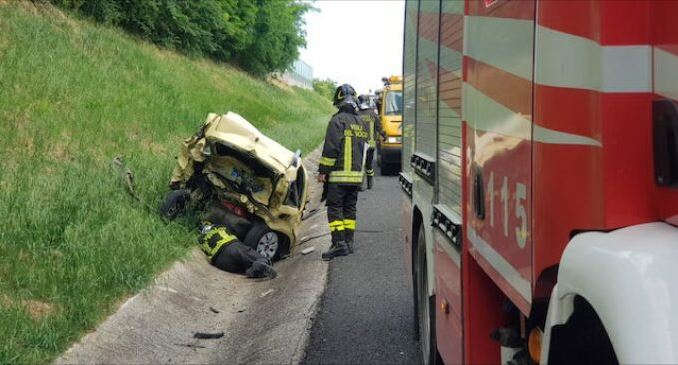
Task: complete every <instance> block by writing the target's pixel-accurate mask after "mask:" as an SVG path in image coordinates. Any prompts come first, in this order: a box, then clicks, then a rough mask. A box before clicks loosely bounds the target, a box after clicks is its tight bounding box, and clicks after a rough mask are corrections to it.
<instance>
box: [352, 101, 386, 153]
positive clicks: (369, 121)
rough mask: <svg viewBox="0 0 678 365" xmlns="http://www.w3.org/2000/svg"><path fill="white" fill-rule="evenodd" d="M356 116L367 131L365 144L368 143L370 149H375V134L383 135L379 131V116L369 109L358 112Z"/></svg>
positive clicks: (380, 130)
mask: <svg viewBox="0 0 678 365" xmlns="http://www.w3.org/2000/svg"><path fill="white" fill-rule="evenodd" d="M358 115H359V116H360V119H362V121H363V123H365V128H366V129H367V143H369V144H370V147H372V148H374V147H376V146H377V134H379V135H383V134H384V132H383V131H382V129H381V123H380V122H379V116H378V115H377V113H375V112H374V110H373V109H371V108H368V109H361V110H360V111H359V112H358Z"/></svg>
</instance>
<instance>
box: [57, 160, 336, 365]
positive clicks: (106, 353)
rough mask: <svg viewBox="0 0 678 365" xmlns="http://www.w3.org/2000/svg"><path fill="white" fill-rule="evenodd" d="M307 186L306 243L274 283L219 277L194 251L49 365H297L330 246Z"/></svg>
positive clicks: (315, 190)
mask: <svg viewBox="0 0 678 365" xmlns="http://www.w3.org/2000/svg"><path fill="white" fill-rule="evenodd" d="M319 157H320V151H319V150H316V151H314V152H313V153H312V154H310V155H309V156H308V157H307V158H306V159H305V160H304V164H305V166H306V168H307V171H309V172H312V171H315V170H316V167H317V163H318V159H319ZM310 187H311V189H312V190H311V195H310V196H311V202H310V204H309V206H308V207H309V208H308V210H309V211H313V210H314V209H317V210H316V214H312V215H310V216H309V218H308V219H306V220H304V221H303V223H302V229H301V231H300V232H301V234H300V242H304V241H306V242H304V243H302V244H301V245H298V246H297V248H296V249H295V250H294V252H293V253H292V254H291V255H290V257H289V258H287V259H285V260H282V261H279V262H278V263H276V265H275V268H276V270H277V271H278V277H277V278H276V279H275V280H252V279H247V278H245V277H243V276H239V275H233V274H229V273H226V272H223V271H220V270H218V269H216V268H214V267H212V266H211V265H209V263H207V261H206V260H205V257H204V255H203V254H202V253H201V252H200V251H199V250H198V249H197V248H196V249H194V250H193V251H192V252H191V255H190V257H189V259H188V260H187V261H185V262H177V263H175V264H174V265H173V266H172V268H170V269H169V270H168V271H166V272H164V273H162V274H161V275H160V276H159V277H158V278H157V279H156V280H155V282H154V284H153V285H151V287H149V288H147V289H145V290H144V291H143V292H141V293H139V294H137V295H136V296H134V297H132V298H130V299H129V300H127V301H126V302H125V303H124V304H123V305H122V306H120V308H119V309H118V311H117V312H116V313H115V314H113V315H112V316H110V317H109V318H108V319H106V320H105V321H104V322H103V323H102V324H100V325H99V327H97V328H96V330H94V331H93V332H91V333H89V334H87V335H86V336H85V337H83V338H82V339H81V340H80V341H79V342H78V343H76V344H75V345H73V346H72V347H71V348H70V349H69V350H68V351H66V353H64V354H63V355H62V356H61V357H60V358H58V359H57V360H56V361H55V363H56V364H82V363H122V364H131V363H135V364H138V363H181V364H184V363H201V364H206V363H229V364H244V363H247V364H271V363H276V364H283V363H285V364H297V363H299V362H300V361H301V359H302V358H303V356H304V350H305V348H306V344H307V342H308V336H309V333H310V328H311V324H312V319H313V317H314V316H315V314H316V312H317V310H318V305H319V303H320V299H321V296H322V293H323V292H324V290H325V286H326V283H327V263H326V262H323V261H321V260H320V252H322V251H324V250H326V249H327V248H328V247H329V245H330V238H329V231H328V228H327V224H326V223H327V218H326V214H325V210H324V209H323V208H321V207H320V194H321V192H322V187H321V186H319V185H318V184H317V183H316V182H315V181H314V180H311V181H310ZM311 246H313V247H315V250H314V251H313V252H311V253H310V254H308V255H302V254H301V251H302V250H307V249H308V248H309V247H311ZM196 333H203V334H205V335H208V336H212V335H213V337H218V338H209V339H199V338H195V337H194V335H195V334H196ZM221 333H223V336H220V335H221Z"/></svg>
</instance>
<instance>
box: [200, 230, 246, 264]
mask: <svg viewBox="0 0 678 365" xmlns="http://www.w3.org/2000/svg"><path fill="white" fill-rule="evenodd" d="M236 239H237V237H236V236H234V235H232V234H231V233H230V232H228V230H226V227H214V228H212V229H211V230H210V231H209V232H207V233H206V234H201V235H200V239H199V243H200V248H201V249H202V250H203V252H205V254H206V255H207V258H208V259H209V260H210V262H211V261H212V259H213V258H214V256H216V255H217V254H218V253H219V250H220V249H221V247H223V246H224V245H226V244H229V243H231V242H233V241H235V240H236Z"/></svg>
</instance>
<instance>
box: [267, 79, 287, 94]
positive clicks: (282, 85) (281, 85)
mask: <svg viewBox="0 0 678 365" xmlns="http://www.w3.org/2000/svg"><path fill="white" fill-rule="evenodd" d="M266 81H268V83H269V84H271V85H273V86H277V87H278V88H280V89H283V90H287V91H291V90H292V86H290V85H288V84H287V83H285V81H282V80H280V79H278V78H276V77H268V78H267V80H266Z"/></svg>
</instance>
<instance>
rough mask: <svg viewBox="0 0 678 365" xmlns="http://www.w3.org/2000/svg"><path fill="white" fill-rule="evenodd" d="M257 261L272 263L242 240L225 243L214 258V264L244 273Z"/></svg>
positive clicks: (229, 270) (223, 268) (226, 269)
mask: <svg viewBox="0 0 678 365" xmlns="http://www.w3.org/2000/svg"><path fill="white" fill-rule="evenodd" d="M257 261H259V262H261V263H263V264H266V265H270V264H271V262H270V261H269V260H268V259H267V258H265V257H264V256H261V254H260V253H259V252H257V251H255V250H254V249H252V248H251V247H249V246H247V245H245V244H244V243H242V242H240V241H235V242H231V243H228V244H226V245H224V247H223V248H222V249H221V250H219V253H218V254H217V255H216V256H215V257H214V259H213V260H212V264H213V265H214V266H216V267H217V268H219V269H221V270H224V271H228V272H232V273H238V274H243V273H245V272H246V271H247V269H249V268H250V267H252V265H253V264H254V263H255V262H257Z"/></svg>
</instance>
